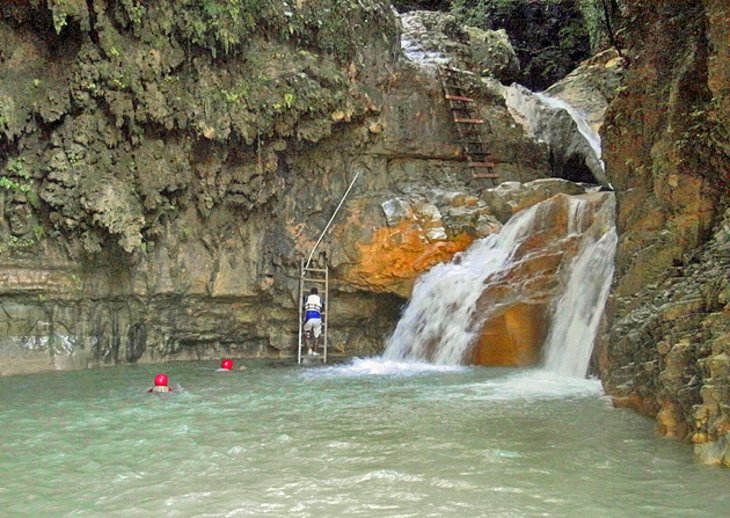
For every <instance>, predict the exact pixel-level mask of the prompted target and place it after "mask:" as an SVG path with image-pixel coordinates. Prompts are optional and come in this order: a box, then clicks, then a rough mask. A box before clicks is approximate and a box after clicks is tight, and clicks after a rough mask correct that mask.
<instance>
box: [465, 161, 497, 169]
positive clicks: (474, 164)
mask: <svg viewBox="0 0 730 518" xmlns="http://www.w3.org/2000/svg"><path fill="white" fill-rule="evenodd" d="M469 165H470V166H472V167H486V168H489V169H491V168H492V167H494V166H496V165H497V164H495V163H494V162H469Z"/></svg>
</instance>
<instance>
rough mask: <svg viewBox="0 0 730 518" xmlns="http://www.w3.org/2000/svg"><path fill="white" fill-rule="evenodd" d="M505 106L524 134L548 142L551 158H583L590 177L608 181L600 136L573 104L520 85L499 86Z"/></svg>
mask: <svg viewBox="0 0 730 518" xmlns="http://www.w3.org/2000/svg"><path fill="white" fill-rule="evenodd" d="M500 91H501V93H502V96H503V97H504V100H505V103H506V104H507V108H508V110H509V112H510V114H511V115H512V117H513V118H514V119H515V121H516V122H517V123H518V124H520V125H521V126H522V127H523V129H524V130H525V132H526V133H527V134H528V135H531V136H532V137H534V138H536V139H538V140H540V141H541V142H545V143H546V144H547V145H548V146H550V148H551V150H552V152H553V155H554V159H555V160H557V161H558V162H559V163H562V164H564V163H565V162H566V161H567V160H568V159H569V158H570V157H571V156H573V155H578V156H581V157H583V158H584V160H585V165H586V167H587V168H588V169H590V171H591V173H592V174H593V176H594V178H595V179H596V180H597V181H598V182H599V183H601V184H604V185H608V179H607V178H606V174H605V165H604V163H603V160H601V137H600V135H599V134H598V132H597V131H596V130H594V129H593V128H592V127H591V125H590V124H588V122H587V121H586V120H585V117H584V116H583V114H582V113H580V112H579V111H578V110H577V109H576V108H575V107H573V106H571V105H570V104H568V103H567V102H565V101H563V100H561V99H558V98H556V97H551V96H549V95H547V94H545V93H534V92H532V91H530V90H528V89H527V88H525V87H524V86H521V85H518V84H513V85H511V86H500Z"/></svg>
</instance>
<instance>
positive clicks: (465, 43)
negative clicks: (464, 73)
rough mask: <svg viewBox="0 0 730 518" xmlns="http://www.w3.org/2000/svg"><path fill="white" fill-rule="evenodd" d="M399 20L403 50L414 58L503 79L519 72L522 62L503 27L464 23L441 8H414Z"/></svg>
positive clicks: (508, 80) (507, 80)
mask: <svg viewBox="0 0 730 518" xmlns="http://www.w3.org/2000/svg"><path fill="white" fill-rule="evenodd" d="M400 20H401V23H402V27H403V34H402V37H401V38H402V39H401V42H402V46H403V51H404V52H405V55H406V56H407V57H408V58H410V59H412V60H414V61H417V62H422V63H432V64H437V65H449V66H453V67H456V68H460V69H462V70H471V71H473V72H476V73H478V74H480V75H485V76H491V77H494V78H496V79H498V80H500V81H503V82H511V81H514V80H515V79H516V78H517V76H518V74H519V70H520V63H519V61H518V60H517V55H516V54H515V51H514V49H513V48H512V44H511V43H510V41H509V38H508V37H507V33H506V32H505V31H504V30H496V31H485V30H482V29H478V28H476V27H470V26H468V25H463V24H461V23H459V21H458V19H457V18H456V17H455V16H453V15H451V14H447V13H442V12H438V11H412V12H408V13H405V14H403V15H401V16H400Z"/></svg>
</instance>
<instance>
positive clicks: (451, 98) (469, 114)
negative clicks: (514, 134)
mask: <svg viewBox="0 0 730 518" xmlns="http://www.w3.org/2000/svg"><path fill="white" fill-rule="evenodd" d="M466 74H468V72H466V71H463V70H459V69H457V68H451V67H446V66H441V67H439V80H440V81H441V86H442V88H443V90H444V97H445V99H446V100H447V101H448V102H449V108H450V109H451V114H452V115H453V119H454V124H456V130H457V132H458V134H459V140H458V144H459V145H460V146H461V149H462V150H463V152H464V157H465V158H466V161H467V163H468V164H469V166H470V167H471V171H472V178H489V179H491V180H492V184H493V185H496V184H497V178H499V175H498V174H497V173H495V172H494V167H495V165H496V164H495V163H494V161H493V160H492V155H491V153H490V152H489V150H488V149H487V145H486V143H485V142H484V134H483V130H482V129H483V128H484V124H485V121H484V120H483V119H481V118H480V117H479V110H478V108H479V107H478V105H477V103H476V99H473V98H471V97H469V96H467V95H466V91H465V87H464V76H465V75H466Z"/></svg>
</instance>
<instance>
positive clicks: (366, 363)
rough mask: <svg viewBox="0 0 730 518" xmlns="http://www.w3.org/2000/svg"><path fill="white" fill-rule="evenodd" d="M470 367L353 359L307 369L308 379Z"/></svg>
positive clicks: (412, 374) (399, 375) (431, 371)
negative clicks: (329, 365) (347, 361)
mask: <svg viewBox="0 0 730 518" xmlns="http://www.w3.org/2000/svg"><path fill="white" fill-rule="evenodd" d="M466 370H468V367H464V366H461V365H434V364H433V363H426V362H423V361H405V360H402V361H399V360H388V359H385V358H382V357H373V358H353V360H352V361H351V362H350V363H346V364H341V365H333V366H331V367H325V368H321V369H307V370H306V371H305V372H304V376H307V377H310V376H311V377H321V376H334V377H363V376H397V377H406V376H417V375H421V374H431V373H448V372H463V371H466Z"/></svg>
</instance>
